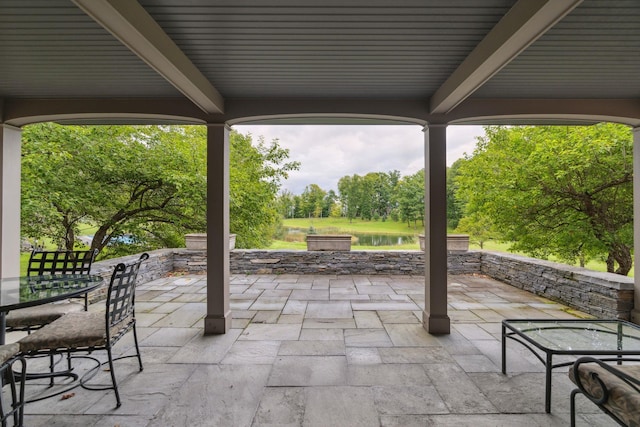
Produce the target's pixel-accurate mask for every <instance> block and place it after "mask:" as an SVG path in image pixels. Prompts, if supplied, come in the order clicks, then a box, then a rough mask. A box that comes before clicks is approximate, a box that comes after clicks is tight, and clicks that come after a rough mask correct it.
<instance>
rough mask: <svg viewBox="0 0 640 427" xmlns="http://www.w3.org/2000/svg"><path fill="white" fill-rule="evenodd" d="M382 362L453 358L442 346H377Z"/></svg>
mask: <svg viewBox="0 0 640 427" xmlns="http://www.w3.org/2000/svg"><path fill="white" fill-rule="evenodd" d="M378 352H379V354H380V357H381V358H382V361H383V362H384V363H453V362H454V360H453V359H452V357H451V356H450V355H449V353H447V352H446V351H445V350H444V349H443V348H442V347H391V348H379V349H378Z"/></svg>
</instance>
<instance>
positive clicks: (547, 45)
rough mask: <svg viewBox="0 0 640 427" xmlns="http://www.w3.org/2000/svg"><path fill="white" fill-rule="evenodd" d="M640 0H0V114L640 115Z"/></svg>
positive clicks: (119, 118)
mask: <svg viewBox="0 0 640 427" xmlns="http://www.w3.org/2000/svg"><path fill="white" fill-rule="evenodd" d="M639 21H640V3H639V2H638V1H637V0H584V1H581V0H547V1H545V0H521V1H516V0H483V1H478V0H433V1H428V2H425V1H423V0H398V1H393V2H389V1H385V0H370V1H367V2H363V1H358V0H323V1H312V0H308V1H299V0H275V1H263V0H218V1H212V0H188V1H185V0H138V1H134V0H3V1H2V2H1V3H0V58H2V60H1V61H0V63H1V65H0V123H5V124H9V125H14V126H22V125H24V124H27V123H30V122H36V121H43V120H57V121H60V122H74V123H100V122H105V123H106V122H108V123H160V122H163V123H170V122H176V123H224V122H226V123H229V124H233V123H238V122H241V121H244V122H247V121H257V120H268V121H271V122H273V120H274V119H278V120H280V119H285V117H286V121H287V123H297V122H304V123H325V122H327V123H328V122H331V123H336V122H339V123H344V122H345V121H350V120H357V119H364V118H366V119H367V120H368V121H369V122H378V121H380V120H384V119H386V120H392V121H404V122H413V123H418V124H425V123H447V124H451V123H485V124H486V123H549V122H562V123H571V122H585V121H587V122H594V121H600V120H611V121H616V122H622V123H627V124H630V125H632V126H639V125H640V79H639V78H638V71H640V26H638V25H637V23H638V22H639Z"/></svg>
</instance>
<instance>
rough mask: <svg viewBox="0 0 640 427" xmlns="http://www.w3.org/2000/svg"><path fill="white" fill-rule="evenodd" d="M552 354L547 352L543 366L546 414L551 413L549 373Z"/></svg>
mask: <svg viewBox="0 0 640 427" xmlns="http://www.w3.org/2000/svg"><path fill="white" fill-rule="evenodd" d="M552 359H553V354H552V353H550V352H547V363H546V364H545V368H546V377H547V378H546V380H545V391H544V411H545V412H546V413H547V414H550V413H551V371H552V369H553V364H552Z"/></svg>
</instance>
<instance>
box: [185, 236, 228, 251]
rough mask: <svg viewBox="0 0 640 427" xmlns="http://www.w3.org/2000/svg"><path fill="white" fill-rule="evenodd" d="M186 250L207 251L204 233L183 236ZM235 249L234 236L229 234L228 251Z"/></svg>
mask: <svg viewBox="0 0 640 427" xmlns="http://www.w3.org/2000/svg"><path fill="white" fill-rule="evenodd" d="M184 240H185V244H186V246H187V249H193V250H205V249H207V234H206V233H194V234H186V235H185V236H184ZM235 247H236V235H235V234H229V250H232V249H235Z"/></svg>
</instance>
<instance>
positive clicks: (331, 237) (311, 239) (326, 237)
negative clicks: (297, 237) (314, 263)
mask: <svg viewBox="0 0 640 427" xmlns="http://www.w3.org/2000/svg"><path fill="white" fill-rule="evenodd" d="M307 250H308V251H350V250H351V236H350V235H348V234H307Z"/></svg>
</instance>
